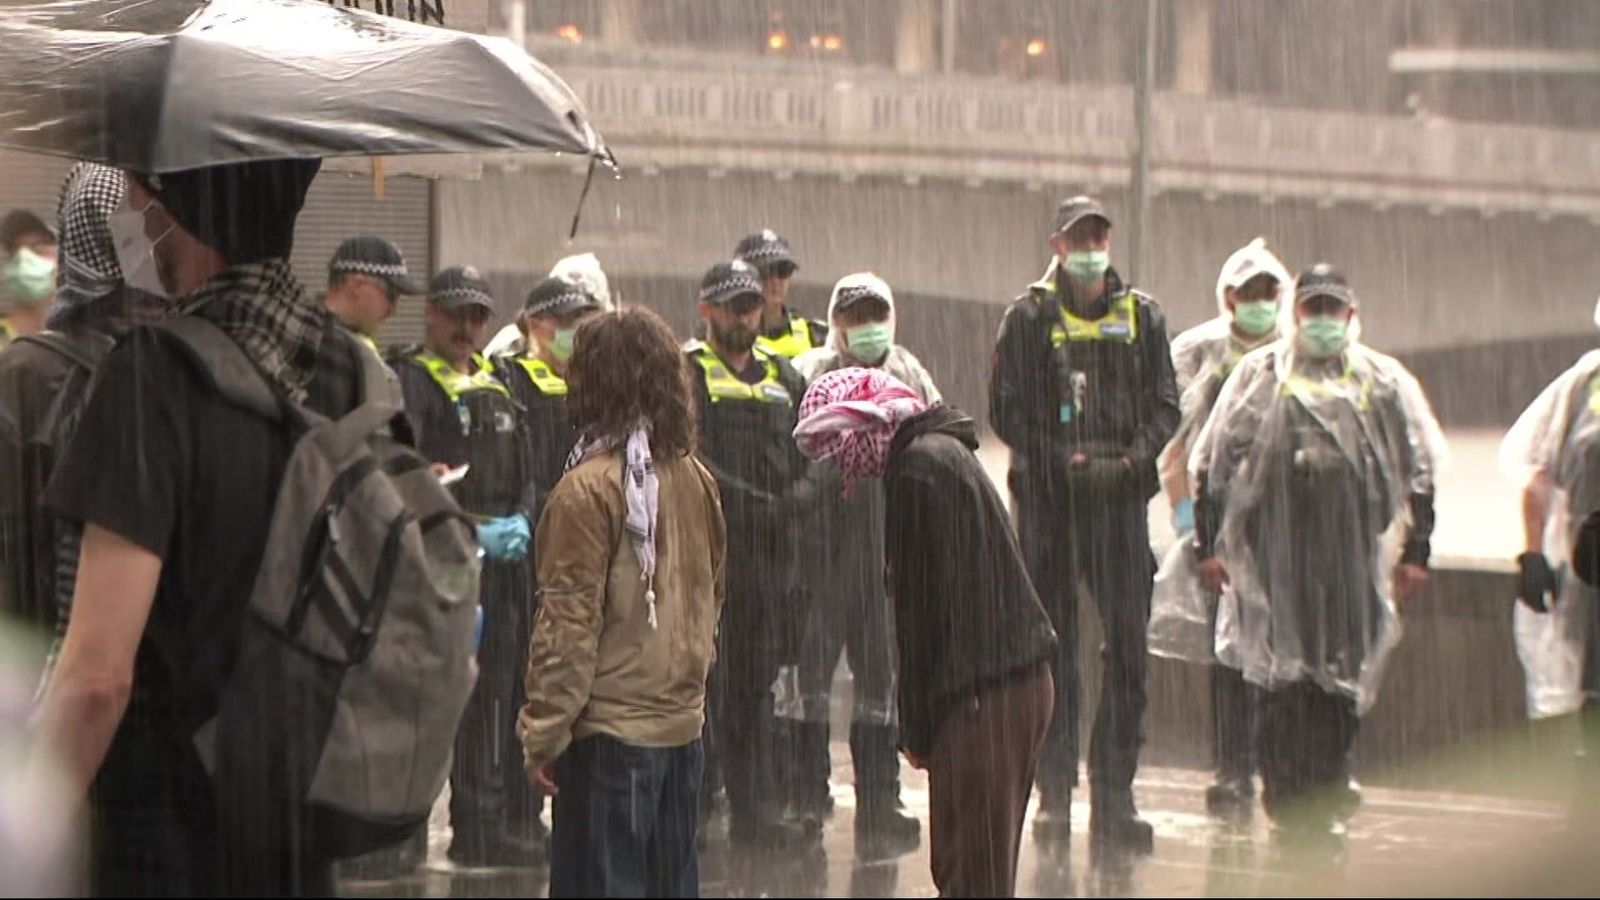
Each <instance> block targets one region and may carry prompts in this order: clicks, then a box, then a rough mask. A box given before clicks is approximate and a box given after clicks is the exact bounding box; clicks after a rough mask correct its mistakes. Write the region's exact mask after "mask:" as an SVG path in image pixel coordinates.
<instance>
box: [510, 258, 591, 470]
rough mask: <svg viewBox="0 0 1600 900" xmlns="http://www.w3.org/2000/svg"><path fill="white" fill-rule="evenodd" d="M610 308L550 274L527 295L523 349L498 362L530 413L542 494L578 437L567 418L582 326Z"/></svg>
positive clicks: (581, 288) (579, 287) (520, 325)
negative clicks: (570, 371) (575, 341)
mask: <svg viewBox="0 0 1600 900" xmlns="http://www.w3.org/2000/svg"><path fill="white" fill-rule="evenodd" d="M605 309H606V306H605V304H604V303H603V302H601V300H600V299H599V298H598V297H595V296H594V295H593V294H591V293H590V292H589V290H588V288H586V287H584V286H583V285H581V284H576V283H574V282H570V281H567V280H566V279H563V278H546V279H545V280H544V281H541V282H539V284H538V286H536V287H535V288H534V289H533V291H532V292H530V293H529V294H528V300H527V303H525V304H524V305H523V307H522V314H521V315H519V316H518V317H517V327H518V329H519V330H520V331H521V332H522V346H523V347H524V348H526V349H524V350H523V351H522V352H520V353H512V354H507V355H505V356H501V357H500V358H499V359H497V360H495V365H496V367H497V368H498V370H499V377H500V380H501V381H503V382H505V384H506V385H507V386H508V387H510V388H511V394H512V396H513V397H515V398H516V400H517V402H518V403H521V404H522V406H523V408H524V409H525V410H526V411H527V415H526V419H525V420H526V422H527V426H528V441H529V443H530V444H531V445H532V447H533V460H534V466H533V480H534V483H535V484H536V485H537V486H538V488H539V496H541V497H543V496H544V495H546V494H548V493H549V492H550V489H551V488H554V487H555V486H556V482H557V481H559V480H560V479H561V473H562V471H563V470H564V469H565V468H566V464H567V456H568V454H570V453H571V452H572V447H573V444H575V443H576V442H577V440H578V436H577V434H576V433H575V432H574V431H573V429H572V425H571V423H569V422H568V421H567V382H566V373H567V360H569V359H571V358H572V338H573V335H575V334H576V333H577V331H578V326H579V325H582V324H583V323H584V322H587V321H589V320H590V319H592V318H594V317H595V316H597V315H599V314H600V313H601V312H602V311H604V310H605Z"/></svg>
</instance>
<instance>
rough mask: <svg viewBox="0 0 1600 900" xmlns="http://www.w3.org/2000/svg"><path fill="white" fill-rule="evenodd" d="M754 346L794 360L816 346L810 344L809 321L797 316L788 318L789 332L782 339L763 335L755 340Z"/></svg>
mask: <svg viewBox="0 0 1600 900" xmlns="http://www.w3.org/2000/svg"><path fill="white" fill-rule="evenodd" d="M756 345H757V346H759V347H760V348H761V349H763V350H766V351H767V352H769V353H776V354H778V355H779V356H782V357H784V358H786V359H794V358H795V357H796V356H799V355H800V354H802V353H804V352H806V351H807V350H810V349H813V348H814V347H816V344H813V343H812V342H811V322H810V320H809V319H807V318H806V317H805V316H798V315H796V316H790V317H789V331H788V333H787V334H785V335H784V336H783V337H777V338H771V337H767V336H766V335H764V334H763V335H761V336H760V337H758V338H756Z"/></svg>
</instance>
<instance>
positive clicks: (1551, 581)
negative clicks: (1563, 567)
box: [1517, 553, 1556, 613]
mask: <svg viewBox="0 0 1600 900" xmlns="http://www.w3.org/2000/svg"><path fill="white" fill-rule="evenodd" d="M1517 569H1518V572H1517V599H1518V600H1521V601H1522V603H1523V605H1524V606H1526V607H1528V608H1529V609H1531V610H1533V611H1534V612H1541V613H1542V612H1549V611H1550V605H1551V603H1553V602H1554V601H1555V595H1556V573H1555V572H1553V571H1551V570H1550V561H1549V560H1547V559H1545V558H1544V554H1543V553H1524V554H1522V555H1521V556H1519V557H1517ZM1546 597H1548V598H1549V599H1548V600H1547V599H1546Z"/></svg>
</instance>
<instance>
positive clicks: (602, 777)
mask: <svg viewBox="0 0 1600 900" xmlns="http://www.w3.org/2000/svg"><path fill="white" fill-rule="evenodd" d="M704 763H705V758H704V756H703V755H702V752H701V749H700V742H699V741H694V742H693V743H689V744H684V745H683V746H680V747H637V746H634V745H632V744H625V743H623V742H622V741H619V740H617V739H615V738H611V737H607V736H605V735H597V736H595V737H589V738H585V739H583V740H581V741H579V742H577V743H576V744H573V745H572V746H571V747H569V748H568V749H567V752H566V753H564V754H562V756H561V758H560V759H559V760H557V761H556V765H555V781H556V787H557V788H558V789H559V793H558V794H557V795H556V796H555V798H554V800H553V803H552V817H551V818H552V821H553V823H554V827H552V829H551V834H550V896H552V897H698V896H700V856H699V852H698V851H697V850H696V849H695V828H696V824H697V820H698V813H699V796H700V775H701V769H702V767H703V766H704Z"/></svg>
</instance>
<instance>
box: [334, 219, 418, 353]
mask: <svg viewBox="0 0 1600 900" xmlns="http://www.w3.org/2000/svg"><path fill="white" fill-rule="evenodd" d="M427 292H428V291H427V288H425V287H423V286H422V285H421V284H418V283H417V282H416V280H415V279H413V278H412V277H411V272H410V270H409V269H407V268H406V258H405V256H404V255H403V254H402V253H401V252H400V248H399V247H397V246H395V244H394V243H393V242H392V241H389V240H385V239H384V238H381V237H377V236H375V235H360V236H358V237H353V238H349V239H347V240H346V241H345V242H344V243H342V244H340V245H339V248H338V249H337V250H335V251H333V258H332V259H330V260H329V261H328V292H327V293H326V294H323V296H322V302H323V303H324V304H326V305H327V307H328V310H329V311H330V312H332V313H333V314H334V316H335V317H337V318H338V319H339V321H340V322H343V323H344V326H345V327H346V328H348V329H350V330H351V331H353V332H355V333H356V336H357V337H359V338H360V339H361V342H362V343H364V344H366V345H367V346H368V347H371V348H372V349H373V350H374V351H376V350H377V349H378V341H377V337H378V329H380V328H382V327H383V323H385V322H387V321H389V317H390V316H392V315H394V311H395V307H396V306H397V305H398V304H399V302H400V298H401V297H420V296H422V295H423V294H426V293H427Z"/></svg>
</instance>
